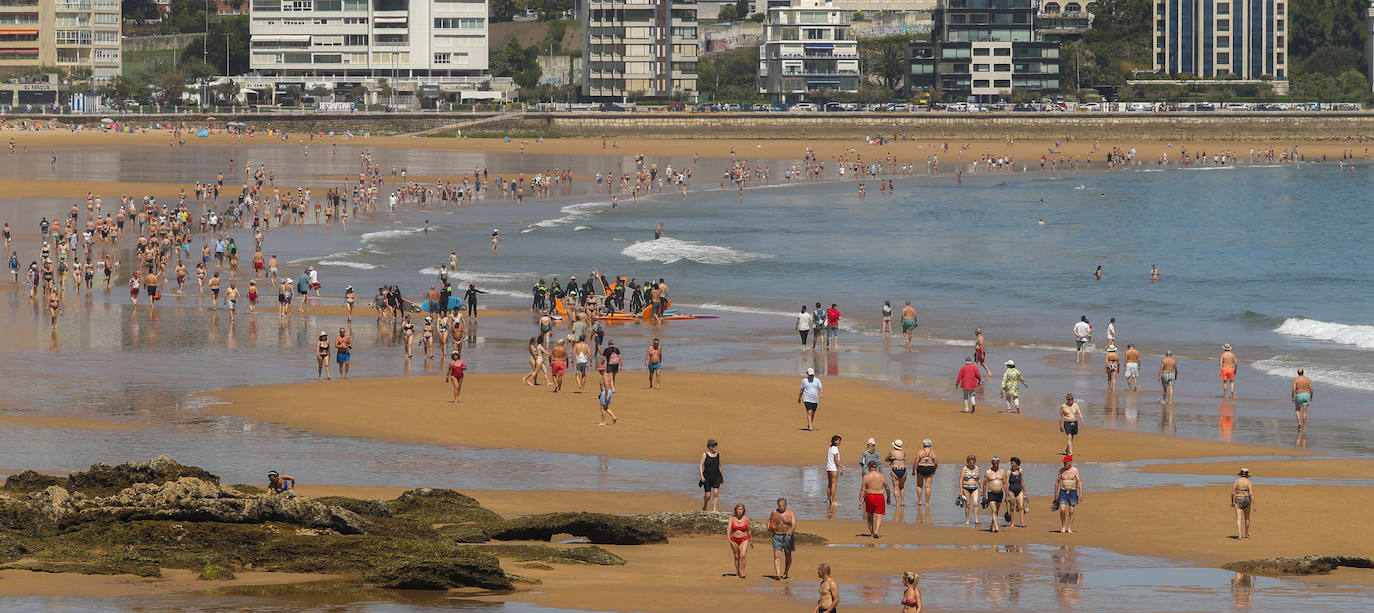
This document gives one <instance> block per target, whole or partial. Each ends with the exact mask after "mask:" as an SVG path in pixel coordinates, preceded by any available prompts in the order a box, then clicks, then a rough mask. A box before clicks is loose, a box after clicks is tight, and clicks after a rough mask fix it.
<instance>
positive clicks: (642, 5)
mask: <svg viewBox="0 0 1374 613" xmlns="http://www.w3.org/2000/svg"><path fill="white" fill-rule="evenodd" d="M578 18H579V19H580V20H581V21H582V23H583V24H584V26H583V29H582V59H583V62H582V95H583V96H584V97H587V98H591V99H601V100H615V99H622V98H626V97H630V96H648V97H655V98H672V97H684V98H688V99H691V98H695V96H696V92H697V54H698V52H699V46H700V44H699V41H700V38H699V36H698V32H697V4H696V2H695V1H694V0H686V1H684V0H580V1H579V6H578Z"/></svg>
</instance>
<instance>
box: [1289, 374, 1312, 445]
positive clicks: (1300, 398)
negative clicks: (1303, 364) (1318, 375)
mask: <svg viewBox="0 0 1374 613" xmlns="http://www.w3.org/2000/svg"><path fill="white" fill-rule="evenodd" d="M1310 404H1312V380H1311V379H1308V378H1307V375H1304V374H1303V373H1302V369H1301V368H1299V369H1298V376H1296V377H1293V415H1294V416H1295V417H1297V418H1298V431H1299V432H1306V431H1307V406H1308V405H1310Z"/></svg>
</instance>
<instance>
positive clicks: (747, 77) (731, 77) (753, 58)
mask: <svg viewBox="0 0 1374 613" xmlns="http://www.w3.org/2000/svg"><path fill="white" fill-rule="evenodd" d="M758 53H759V52H758V48H757V47H745V48H743V49H731V50H730V51H726V52H724V53H716V54H713V55H710V56H708V57H703V58H700V59H699V60H697V90H698V91H700V92H701V93H702V94H704V95H708V97H709V99H711V100H733V101H748V100H762V96H760V95H759V93H758V92H759V85H758V78H759V59H758Z"/></svg>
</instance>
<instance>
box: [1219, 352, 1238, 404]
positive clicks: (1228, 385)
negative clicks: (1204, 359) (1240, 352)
mask: <svg viewBox="0 0 1374 613" xmlns="http://www.w3.org/2000/svg"><path fill="white" fill-rule="evenodd" d="M1236 366H1237V362H1236V354H1234V353H1231V344H1230V343H1227V344H1225V345H1222V346H1221V357H1220V358H1218V359H1217V368H1218V370H1220V371H1221V397H1222V398H1225V397H1226V396H1227V394H1230V396H1231V397H1232V398H1235V397H1236Z"/></svg>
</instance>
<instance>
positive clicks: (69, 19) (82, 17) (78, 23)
mask: <svg viewBox="0 0 1374 613" xmlns="http://www.w3.org/2000/svg"><path fill="white" fill-rule="evenodd" d="M90 25H91V15H90V13H61V14H59V15H58V16H57V27H59V28H84V27H87V26H90Z"/></svg>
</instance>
